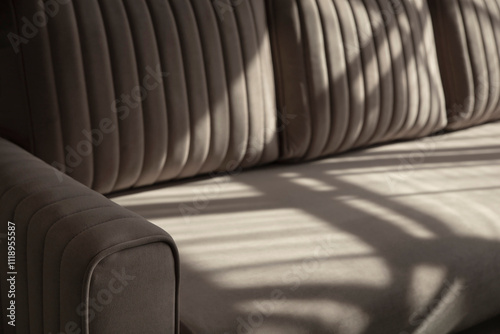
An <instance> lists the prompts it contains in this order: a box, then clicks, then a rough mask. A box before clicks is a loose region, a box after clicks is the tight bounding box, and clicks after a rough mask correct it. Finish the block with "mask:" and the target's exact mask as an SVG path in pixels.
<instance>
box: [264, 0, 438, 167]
mask: <svg viewBox="0 0 500 334" xmlns="http://www.w3.org/2000/svg"><path fill="white" fill-rule="evenodd" d="M268 6H269V15H270V22H271V24H270V29H271V36H272V40H273V47H274V56H275V64H276V66H275V70H276V83H277V87H278V88H277V92H278V101H279V102H278V110H279V112H280V117H279V119H280V121H281V124H282V125H281V128H282V129H283V131H282V132H281V151H282V158H283V159H289V160H296V159H313V158H317V157H321V156H325V155H329V154H333V153H338V152H342V151H346V150H349V149H352V148H356V147H362V146H367V145H372V144H376V143H380V142H384V141H390V140H396V139H406V138H415V137H421V136H425V135H429V134H431V133H433V132H436V131H439V130H440V129H442V128H443V127H444V126H445V125H446V112H445V103H444V94H443V89H442V84H441V79H440V75H439V69H438V64H437V58H436V51H435V45H434V36H433V29H432V23H431V18H430V15H429V11H428V7H427V4H426V1H425V0H405V1H399V0H318V1H312V0H280V1H268Z"/></svg>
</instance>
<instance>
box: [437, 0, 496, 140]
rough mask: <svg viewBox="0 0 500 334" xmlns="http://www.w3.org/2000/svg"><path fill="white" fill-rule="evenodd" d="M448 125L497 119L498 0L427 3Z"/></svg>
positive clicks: (460, 127) (443, 0)
mask: <svg viewBox="0 0 500 334" xmlns="http://www.w3.org/2000/svg"><path fill="white" fill-rule="evenodd" d="M429 7H430V9H431V14H432V17H433V21H434V28H435V32H436V43H437V50H438V58H439V63H440V65H441V73H442V78H443V85H444V92H445V95H446V102H447V109H448V117H449V125H448V127H449V129H453V130H456V129H462V128H466V127H469V126H473V125H477V124H481V123H485V122H488V121H493V120H498V119H500V1H498V0H460V1H458V0H439V1H437V0H434V1H430V2H429Z"/></svg>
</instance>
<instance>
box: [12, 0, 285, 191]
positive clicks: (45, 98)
mask: <svg viewBox="0 0 500 334" xmlns="http://www.w3.org/2000/svg"><path fill="white" fill-rule="evenodd" d="M60 2H61V3H63V4H61V5H60V6H56V7H54V8H52V7H51V6H50V5H47V6H46V7H47V9H46V13H48V14H47V16H49V17H48V24H47V25H46V27H42V28H41V29H39V33H38V34H37V35H36V36H35V37H34V38H32V39H31V40H29V42H28V43H20V50H21V54H22V60H23V66H24V69H25V73H24V76H25V78H26V86H27V92H26V94H27V96H28V99H29V104H30V108H29V112H30V113H31V119H32V129H31V133H32V136H33V138H34V140H33V141H34V142H35V143H36V144H35V145H34V147H33V150H34V152H35V154H36V155H37V156H39V157H41V158H42V159H43V160H44V161H46V162H47V163H49V164H52V165H53V166H55V167H57V168H59V169H61V170H65V171H66V172H67V174H69V175H70V176H72V177H73V178H75V179H77V180H78V181H80V182H82V183H83V184H85V185H87V186H90V187H92V188H93V189H96V190H97V191H99V192H101V193H109V192H111V191H115V190H122V189H127V188H130V187H135V186H143V185H149V184H153V183H155V182H159V181H166V180H170V179H175V178H186V177H191V176H194V175H197V174H205V173H210V172H214V171H218V170H223V171H226V170H233V169H236V168H238V167H250V166H253V165H258V164H263V163H267V162H271V161H273V160H276V159H277V156H278V146H277V141H276V134H275V132H276V130H275V128H276V125H275V124H276V111H275V107H274V105H275V97H274V82H273V69H272V59H271V53H270V52H271V49H270V45H269V36H268V33H267V23H266V19H265V18H266V15H265V12H264V11H265V8H264V2H263V0H257V1H248V2H247V1H245V2H243V3H242V4H241V5H239V6H235V7H234V8H229V10H228V8H226V7H224V6H214V5H212V2H211V1H209V0H191V1H185V0H172V1H165V0H147V1H136V0H99V1H97V0H90V1H88V0H74V1H70V2H68V1H60ZM50 3H52V4H53V3H56V2H50ZM14 8H15V10H16V13H17V14H16V17H17V18H18V20H20V18H21V17H29V18H31V17H33V16H34V15H35V13H37V12H40V11H41V10H42V8H41V7H39V5H38V1H34V0H17V1H15V6H14ZM55 8H57V15H53V16H51V15H50V10H53V11H55V10H56V9H55ZM21 24H22V23H21ZM21 28H22V27H21ZM26 124H28V123H26Z"/></svg>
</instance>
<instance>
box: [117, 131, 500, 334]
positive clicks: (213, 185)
mask: <svg viewBox="0 0 500 334" xmlns="http://www.w3.org/2000/svg"><path fill="white" fill-rule="evenodd" d="M499 140H500V123H491V124H487V125H483V126H481V127H477V128H472V129H468V130H465V131H462V132H455V133H450V134H444V135H439V136H434V137H430V138H426V139H423V140H419V141H413V142H401V143H396V144H391V145H387V146H381V147H375V148H371V149H366V150H363V151H358V152H354V153H350V154H347V155H344V156H342V157H338V158H333V159H326V160H321V161H315V162H312V163H306V164H298V165H293V166H288V165H286V166H274V167H267V168H263V169H259V170H252V171H249V172H245V173H233V174H226V175H225V176H221V177H218V178H211V179H204V180H198V181H195V182H191V183H184V184H178V185H172V186H170V187H166V188H157V189H152V190H151V191H147V192H142V193H139V194H128V195H122V196H121V197H115V198H114V199H113V200H114V201H116V202H117V203H119V204H121V205H124V206H125V207H127V208H129V209H131V210H132V211H135V212H137V213H139V214H140V215H142V216H144V217H146V218H147V219H149V220H151V221H152V222H153V223H155V224H157V225H159V226H161V227H162V228H164V229H165V230H167V231H168V232H169V233H170V234H171V235H172V236H173V237H174V240H176V243H177V245H178V247H179V250H180V255H181V269H182V270H181V272H182V274H181V291H180V296H181V297H180V300H181V306H180V307H181V320H182V321H183V322H184V323H185V324H186V325H187V326H189V327H190V328H191V329H192V331H193V333H197V334H202V333H203V334H204V333H207V334H208V333H210V334H241V333H244V334H249V333H254V334H305V333H315V334H319V333H335V334H379V333H380V334H387V333H394V334H408V333H426V334H445V333H450V332H451V333H453V332H458V331H460V330H464V329H466V328H468V327H470V326H473V325H475V324H478V323H480V322H482V321H484V320H487V319H489V318H491V317H494V316H495V315H496V314H500V298H498V296H500V283H499V279H500V219H499V217H500V207H499V206H498V199H499V198H500V168H499V164H500V146H499V145H498V143H499Z"/></svg>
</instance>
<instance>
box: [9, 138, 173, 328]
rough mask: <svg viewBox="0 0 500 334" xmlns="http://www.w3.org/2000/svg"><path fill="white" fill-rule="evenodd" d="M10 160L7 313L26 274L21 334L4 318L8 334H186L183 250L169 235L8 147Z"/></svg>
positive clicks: (19, 300) (19, 296)
mask: <svg viewBox="0 0 500 334" xmlns="http://www.w3.org/2000/svg"><path fill="white" fill-rule="evenodd" d="M0 156H1V157H2V159H1V160H0V221H2V223H1V224H0V234H1V235H2V236H3V235H6V234H7V233H8V232H10V231H11V230H12V229H10V230H8V224H7V222H8V221H10V222H13V223H14V224H15V268H14V269H12V268H10V267H7V264H8V263H7V258H8V257H7V240H5V239H2V240H0V241H1V243H0V246H1V247H0V255H1V257H2V261H0V268H1V273H0V278H1V282H2V284H1V285H0V287H1V293H0V295H1V302H2V310H7V307H8V303H10V301H11V300H12V297H9V296H8V292H9V290H10V284H6V283H5V282H7V275H8V274H7V273H8V272H12V271H15V272H16V273H17V274H16V275H15V293H16V295H15V306H16V307H15V308H16V313H15V315H16V322H15V324H16V326H15V327H14V326H10V325H9V324H8V321H10V319H9V318H7V317H6V316H4V317H2V333H5V334H14V333H15V334H25V333H62V332H63V333H67V332H71V331H73V332H75V331H78V330H81V332H82V333H88V332H87V330H89V329H92V331H91V333H104V332H106V331H103V330H104V329H106V328H109V327H113V326H115V327H116V328H120V327H119V326H120V325H123V324H129V326H128V329H127V330H125V331H122V333H138V332H140V331H141V328H147V329H150V331H149V332H151V333H159V332H169V333H170V332H172V333H173V332H175V331H176V330H177V327H178V324H177V319H178V318H177V292H178V288H177V287H178V284H179V278H178V275H179V272H178V258H177V249H176V247H175V244H174V242H173V240H172V239H171V237H170V236H169V235H168V234H167V233H166V232H165V231H163V230H162V229H160V228H158V227H157V226H155V225H153V224H151V223H149V222H147V221H146V220H145V219H144V218H142V217H140V216H138V215H137V214H134V213H132V212H130V211H128V210H126V209H124V208H121V207H120V206H118V205H116V204H115V203H113V202H111V201H109V200H108V199H107V198H105V197H104V196H102V195H100V194H98V193H96V192H94V191H93V190H90V189H89V188H87V187H85V186H83V185H82V184H80V183H79V182H77V181H75V180H73V179H71V178H70V177H68V176H66V175H64V174H62V173H60V172H58V171H57V170H56V169H54V168H53V167H51V166H49V165H47V164H46V163H44V162H43V161H41V160H40V159H38V158H35V157H34V156H32V155H31V154H30V153H28V152H27V151H24V150H22V149H21V148H19V147H18V146H16V145H14V144H12V143H10V142H8V141H6V140H4V139H0ZM10 226H12V225H10ZM9 237H11V235H9ZM9 241H11V240H9ZM143 256H144V257H147V259H144V260H141V261H139V260H138V259H140V258H141V257H143ZM111 276H113V277H114V280H112V279H109V280H108V278H109V277H111ZM9 278H10V275H9ZM144 298H147V299H148V301H147V302H146V301H145V300H144ZM158 313H161V314H162V316H161V317H158ZM4 315H5V314H4ZM138 318H140V320H138V321H136V322H134V324H135V325H132V321H133V319H138ZM96 319H97V320H96ZM118 320H121V321H123V324H115V323H114V322H115V321H118ZM145 323H146V324H147V326H148V327H144V324H145Z"/></svg>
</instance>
